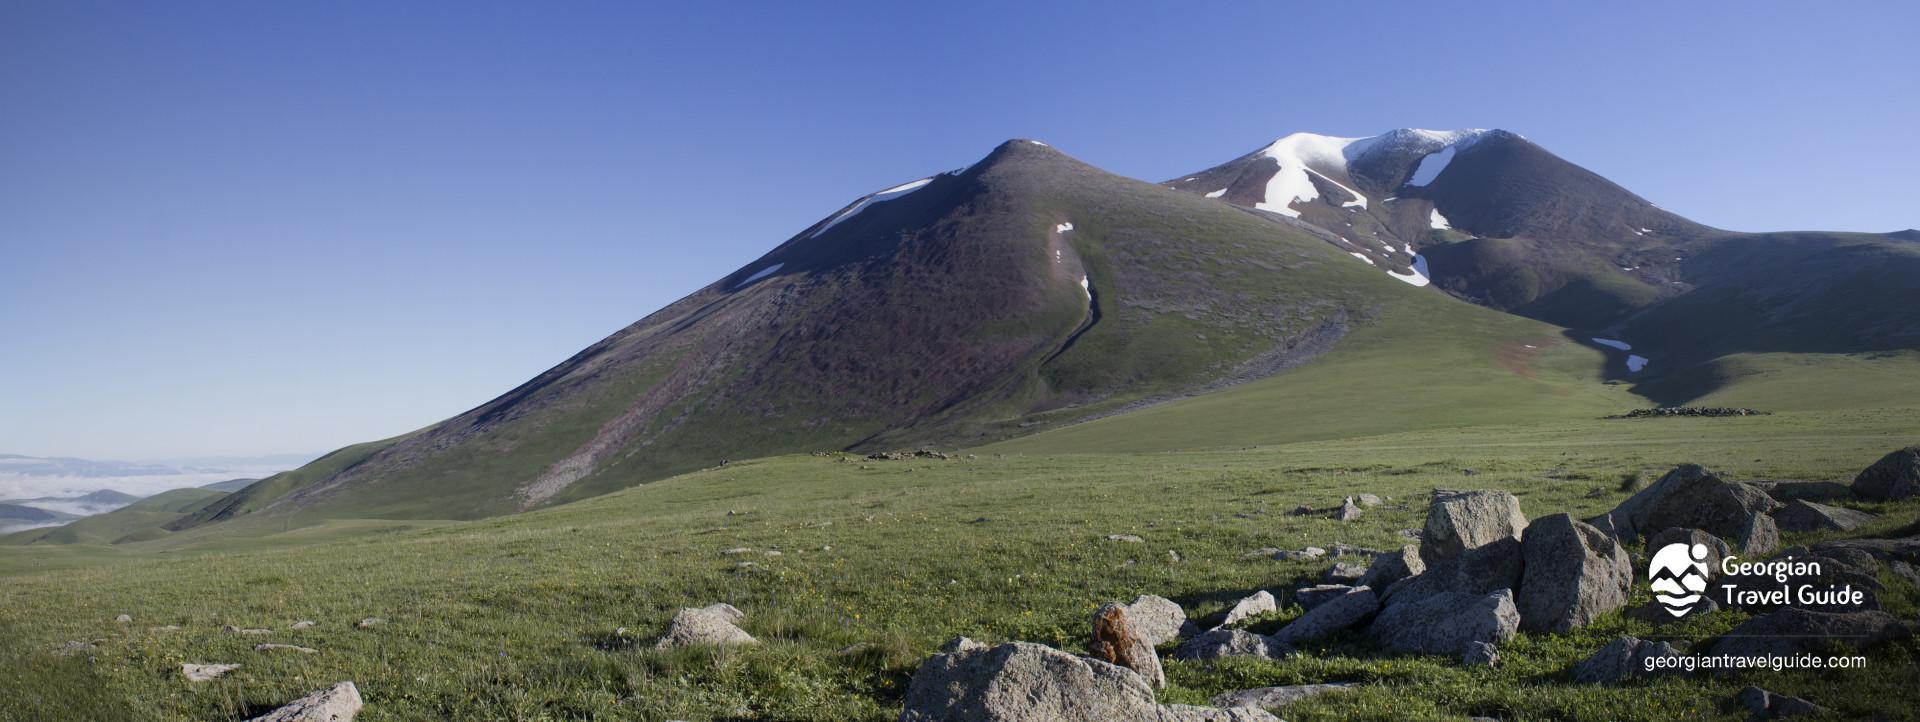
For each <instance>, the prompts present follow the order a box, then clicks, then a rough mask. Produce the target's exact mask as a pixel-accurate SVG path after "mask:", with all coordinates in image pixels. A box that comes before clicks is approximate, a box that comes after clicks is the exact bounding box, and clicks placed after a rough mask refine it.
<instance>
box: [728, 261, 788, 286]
mask: <svg viewBox="0 0 1920 722" xmlns="http://www.w3.org/2000/svg"><path fill="white" fill-rule="evenodd" d="M785 265H787V264H786V263H785V262H781V263H775V264H773V265H771V266H767V267H766V268H762V269H760V270H758V271H754V272H753V275H751V276H748V277H747V278H746V280H743V281H741V282H739V283H736V284H733V287H734V288H744V287H746V286H747V284H750V283H753V282H754V281H758V280H760V279H762V278H766V277H768V276H771V275H773V274H774V272H775V271H779V270H780V269H781V267H783V266H785Z"/></svg>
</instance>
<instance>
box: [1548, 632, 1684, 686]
mask: <svg viewBox="0 0 1920 722" xmlns="http://www.w3.org/2000/svg"><path fill="white" fill-rule="evenodd" d="M1679 654H1680V651H1679V650H1677V649H1674V648H1673V645H1671V644H1667V643H1666V642H1649V641H1647V640H1644V639H1640V638H1638V637H1621V638H1619V639H1616V640H1613V641H1611V642H1608V643H1607V646H1605V647H1601V648H1600V651H1598V652H1595V653H1594V654H1593V656H1591V657H1588V658H1587V659H1586V661H1584V662H1581V663H1579V664H1577V665H1574V667H1573V681H1575V682H1579V683H1581V684H1614V683H1618V682H1623V681H1626V680H1628V679H1631V678H1633V677H1639V676H1645V675H1651V674H1667V673H1671V672H1673V671H1675V670H1673V669H1671V668H1663V669H1655V670H1652V671H1649V670H1648V669H1647V660H1648V659H1650V658H1653V657H1673V656H1678V655H1679Z"/></svg>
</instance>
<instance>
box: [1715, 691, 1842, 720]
mask: <svg viewBox="0 0 1920 722" xmlns="http://www.w3.org/2000/svg"><path fill="white" fill-rule="evenodd" d="M1734 699H1735V700H1737V701H1739V702H1740V706H1742V707H1746V708H1747V711H1749V712H1752V713H1753V715H1752V716H1751V717H1750V719H1774V718H1777V717H1799V716H1801V715H1810V714H1819V713H1820V711H1821V710H1820V707H1818V706H1817V705H1815V704H1814V703H1812V702H1808V701H1806V700H1804V699H1801V698H1799V697H1784V696H1781V695H1777V694H1774V693H1772V692H1768V691H1766V690H1764V689H1761V688H1759V687H1755V686H1752V685H1748V686H1747V688H1746V689H1743V690H1740V694H1738V695H1736V696H1735V697H1734Z"/></svg>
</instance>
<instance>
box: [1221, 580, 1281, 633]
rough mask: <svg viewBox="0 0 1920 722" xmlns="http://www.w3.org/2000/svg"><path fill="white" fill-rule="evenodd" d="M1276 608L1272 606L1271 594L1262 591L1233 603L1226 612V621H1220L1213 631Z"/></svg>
mask: <svg viewBox="0 0 1920 722" xmlns="http://www.w3.org/2000/svg"><path fill="white" fill-rule="evenodd" d="M1278 608H1279V607H1277V606H1276V605H1275V604H1274V601H1273V593H1272V592H1269V591H1267V590H1265V589H1262V590H1260V591H1257V592H1254V593H1253V594H1250V595H1248V596H1247V597H1246V598H1244V599H1241V600H1240V601H1238V602H1235V603H1234V605H1233V608H1232V609H1229V610H1227V617H1226V619H1225V620H1222V621H1221V622H1220V624H1219V625H1218V626H1215V627H1214V629H1222V628H1225V627H1229V626H1232V625H1234V624H1237V623H1239V622H1240V621H1242V620H1245V619H1247V618H1249V617H1253V616H1257V615H1260V614H1265V613H1267V612H1271V611H1273V610H1275V609H1278Z"/></svg>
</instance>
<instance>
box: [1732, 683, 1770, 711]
mask: <svg viewBox="0 0 1920 722" xmlns="http://www.w3.org/2000/svg"><path fill="white" fill-rule="evenodd" d="M1734 699H1736V700H1739V701H1740V706H1742V707H1745V708H1747V711H1749V712H1752V713H1754V714H1756V715H1762V714H1766V712H1767V708H1768V707H1772V706H1773V693H1772V692H1768V691H1766V690H1764V689H1761V688H1759V687H1755V686H1753V685H1747V688H1746V689H1743V690H1740V693H1739V694H1738V695H1735V696H1734Z"/></svg>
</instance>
